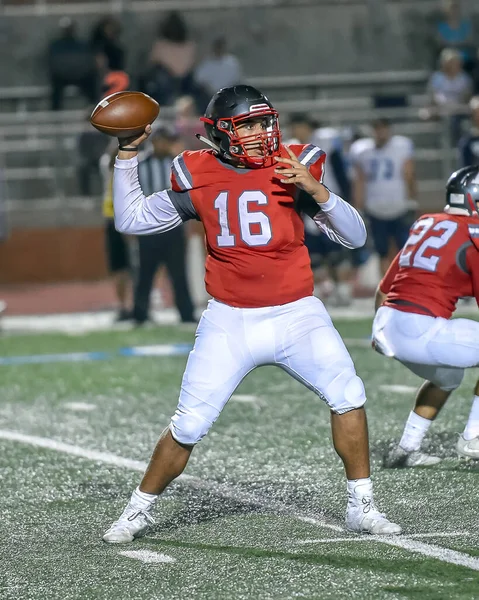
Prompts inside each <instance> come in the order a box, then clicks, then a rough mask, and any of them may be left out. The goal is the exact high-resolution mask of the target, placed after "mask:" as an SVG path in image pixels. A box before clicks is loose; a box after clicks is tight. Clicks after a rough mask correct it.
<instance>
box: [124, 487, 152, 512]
mask: <svg viewBox="0 0 479 600" xmlns="http://www.w3.org/2000/svg"><path fill="white" fill-rule="evenodd" d="M157 500H158V494H147V493H146V492H142V491H140V488H139V487H137V488H136V490H135V491H134V492H133V494H132V495H131V500H130V504H131V505H132V506H134V507H135V508H138V509H140V510H149V509H150V508H151V507H152V506H154V504H155V502H156V501H157Z"/></svg>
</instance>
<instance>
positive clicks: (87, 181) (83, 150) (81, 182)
mask: <svg viewBox="0 0 479 600" xmlns="http://www.w3.org/2000/svg"><path fill="white" fill-rule="evenodd" d="M90 115H91V109H89V110H88V111H87V112H86V115H85V121H86V122H87V123H88V125H87V126H86V127H85V129H84V130H83V131H82V132H81V133H80V135H79V136H78V139H77V150H78V152H77V161H78V162H77V178H78V188H79V191H80V195H81V196H90V197H91V196H94V195H96V194H99V193H100V191H101V189H102V187H103V186H102V173H101V171H100V160H101V157H102V156H103V154H104V153H105V152H106V149H107V147H108V144H109V138H108V137H107V136H106V135H104V134H103V133H100V132H99V131H98V130H96V129H94V128H93V127H91V126H90Z"/></svg>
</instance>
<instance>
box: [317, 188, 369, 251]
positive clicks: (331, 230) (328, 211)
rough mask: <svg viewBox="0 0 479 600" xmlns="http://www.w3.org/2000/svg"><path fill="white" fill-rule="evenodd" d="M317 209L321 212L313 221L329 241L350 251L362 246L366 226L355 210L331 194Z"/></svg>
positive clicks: (364, 239) (365, 234) (365, 235)
mask: <svg viewBox="0 0 479 600" xmlns="http://www.w3.org/2000/svg"><path fill="white" fill-rule="evenodd" d="M319 207H320V209H321V210H320V211H319V212H318V213H317V214H316V215H315V216H314V217H313V220H314V222H315V223H316V225H317V226H318V227H319V228H320V229H322V231H323V232H324V233H325V234H326V235H327V236H328V237H329V239H331V240H333V242H338V243H339V244H342V245H343V246H345V247H346V248H350V249H352V248H361V246H364V244H365V243H366V238H367V233H366V225H365V224H364V221H363V219H362V217H361V215H360V214H359V213H358V211H357V210H356V209H355V208H353V207H352V206H351V205H350V204H348V202H346V201H345V200H343V199H342V198H340V197H339V196H337V195H336V194H333V193H332V192H330V196H329V200H328V201H327V202H324V203H323V204H320V205H319Z"/></svg>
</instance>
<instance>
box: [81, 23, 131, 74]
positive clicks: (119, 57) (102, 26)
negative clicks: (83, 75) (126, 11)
mask: <svg viewBox="0 0 479 600" xmlns="http://www.w3.org/2000/svg"><path fill="white" fill-rule="evenodd" d="M120 34H121V25H120V23H119V21H118V20H117V19H115V18H114V17H105V18H103V19H101V21H100V22H99V23H98V24H97V25H96V27H95V28H94V29H93V33H92V36H91V42H90V43H91V47H92V51H93V53H94V55H95V58H96V59H97V60H98V61H99V62H100V66H101V68H106V69H107V70H108V71H124V70H125V50H124V48H123V45H122V43H121V41H120Z"/></svg>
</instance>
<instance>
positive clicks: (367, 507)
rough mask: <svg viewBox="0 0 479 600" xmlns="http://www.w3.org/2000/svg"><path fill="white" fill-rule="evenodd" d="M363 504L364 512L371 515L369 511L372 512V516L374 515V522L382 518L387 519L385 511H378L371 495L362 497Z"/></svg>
mask: <svg viewBox="0 0 479 600" xmlns="http://www.w3.org/2000/svg"><path fill="white" fill-rule="evenodd" d="M361 505H362V509H363V514H364V515H369V513H371V515H370V516H371V517H373V520H374V522H376V521H380V520H382V519H387V517H386V515H385V514H384V513H381V512H379V511H378V509H377V508H376V505H375V504H374V500H373V499H372V498H371V496H363V497H362V498H361Z"/></svg>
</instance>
